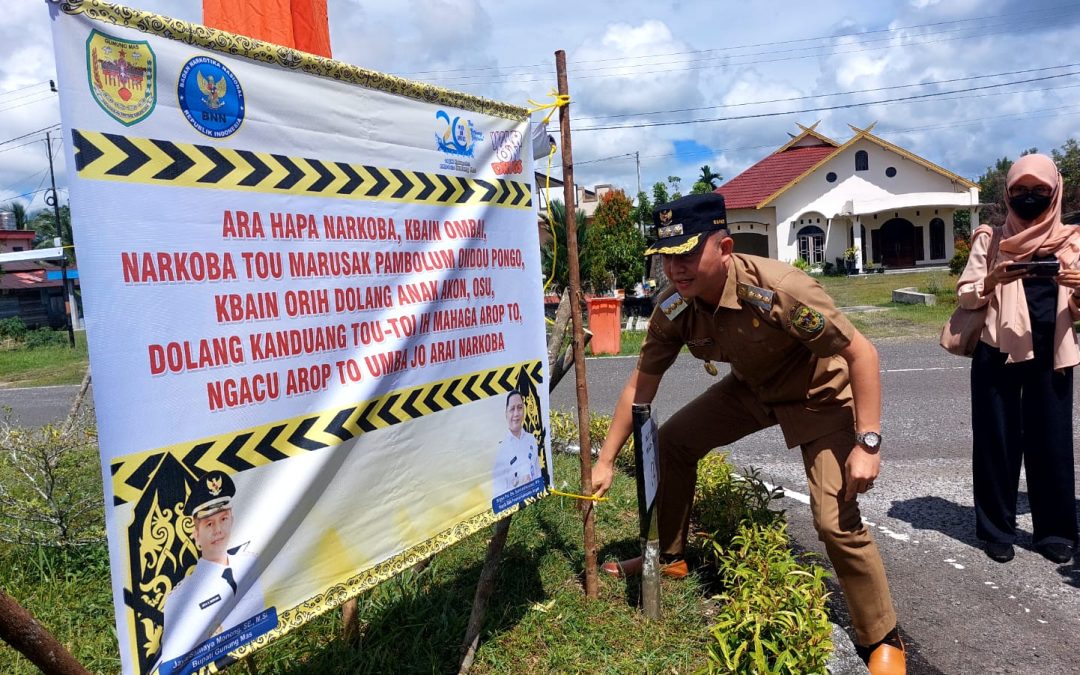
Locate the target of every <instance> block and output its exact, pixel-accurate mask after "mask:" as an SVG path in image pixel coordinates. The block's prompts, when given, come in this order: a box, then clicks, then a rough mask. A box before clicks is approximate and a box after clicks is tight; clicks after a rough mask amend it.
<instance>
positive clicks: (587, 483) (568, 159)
mask: <svg viewBox="0 0 1080 675" xmlns="http://www.w3.org/2000/svg"><path fill="white" fill-rule="evenodd" d="M555 72H556V74H557V75H558V78H559V95H560V96H569V94H570V89H569V85H568V84H567V78H566V52H564V51H563V50H561V49H560V50H559V51H557V52H555ZM559 130H560V133H561V135H562V166H563V201H564V202H565V203H566V253H567V259H568V260H567V262H568V263H569V266H570V297H571V302H570V317H571V319H572V321H573V324H574V342H573V346H574V376H575V377H576V378H577V404H578V442H579V444H580V445H579V447H580V448H581V450H580V456H581V493H582V494H586V495H591V494H592V491H593V490H592V446H591V445H590V443H589V389H588V383H587V382H586V379H585V327H584V325H583V323H582V318H581V268H580V267H579V265H578V241H577V223H575V222H574V220H575V213H574V211H575V209H574V204H575V203H576V201H575V198H574V197H575V195H574V192H575V185H574V155H573V149H572V147H571V144H570V106H569V105H564V106H560V107H559ZM593 504H594V502H592V501H590V500H584V501H583V503H582V505H581V514H582V528H583V530H584V548H585V595H586V597H589V598H596V597H599V582H598V580H597V578H596V526H595V519H596V518H595V514H594V513H593Z"/></svg>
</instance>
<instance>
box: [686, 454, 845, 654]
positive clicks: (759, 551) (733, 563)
mask: <svg viewBox="0 0 1080 675" xmlns="http://www.w3.org/2000/svg"><path fill="white" fill-rule="evenodd" d="M781 496H782V492H781V490H780V489H779V488H771V489H770V488H769V487H768V486H767V485H765V483H764V481H762V480H761V476H760V473H759V472H758V471H757V470H754V469H749V470H747V471H745V472H744V473H743V474H742V475H738V474H736V473H734V472H733V470H732V467H731V465H730V464H728V462H727V458H726V456H724V455H722V454H718V453H713V454H709V455H707V456H706V457H705V458H704V459H703V460H701V462H699V463H698V478H697V487H696V498H695V500H694V514H693V515H694V520H695V522H696V523H697V524H698V526H699V528H700V529H703V530H705V532H703V533H701V534H700V536H701V537H702V538H703V539H704V543H705V558H706V560H705V562H706V565H707V566H710V567H714V568H715V569H716V573H717V577H718V581H719V583H720V585H721V587H722V588H723V589H724V590H723V591H722V592H721V593H720V594H719V595H717V596H716V597H715V598H714V599H715V600H716V601H717V602H718V604H719V607H718V614H717V616H716V619H715V620H714V622H713V623H712V625H710V627H709V632H710V634H711V635H712V638H713V641H712V642H710V643H709V645H708V652H709V661H710V663H709V666H710V670H712V671H714V672H739V673H745V672H755V673H804V672H825V664H826V662H827V660H828V658H829V655H830V654H831V653H832V640H831V634H832V625H831V624H830V622H829V618H828V614H827V613H826V611H825V599H826V598H827V597H828V593H827V592H826V590H825V583H824V578H825V571H824V570H823V569H822V568H820V567H814V566H812V565H807V564H802V563H800V562H799V561H798V560H796V559H795V557H794V556H793V555H792V554H791V552H790V551H789V550H788V538H787V531H786V524H785V523H784V513H783V511H774V510H772V509H770V508H769V507H770V505H771V504H772V502H773V501H774V500H776V499H779V498H780V497H781Z"/></svg>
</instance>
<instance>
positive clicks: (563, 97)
mask: <svg viewBox="0 0 1080 675" xmlns="http://www.w3.org/2000/svg"><path fill="white" fill-rule="evenodd" d="M548 96H550V97H552V98H553V99H555V100H554V101H552V102H551V103H539V102H537V101H534V100H532V99H531V98H530V99H528V101H529V104H530V105H532V106H533V107H532V108H529V114H530V115H531V114H533V113H534V112H540V111H541V110H548V108H550V109H551V110H550V111H549V112H548V114H547V115H546V116H545V117H544V124H547V123H548V122H549V121H550V120H551V116H552V115H554V114H555V111H556V110H558V109H559V108H561V107H563V106H564V105H570V95H569V94H560V93H559V92H558V91H556V90H555V89H552V90H551V91H550V92H548Z"/></svg>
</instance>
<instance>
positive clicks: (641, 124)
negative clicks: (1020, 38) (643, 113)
mask: <svg viewBox="0 0 1080 675" xmlns="http://www.w3.org/2000/svg"><path fill="white" fill-rule="evenodd" d="M1072 75H1080V71H1074V72H1070V73H1061V74H1058V75H1045V76H1043V77H1033V78H1028V79H1026V80H1015V81H1013V82H1002V83H998V84H985V85H981V86H978V87H967V88H965V89H954V90H952V91H942V92H932V93H928V94H912V95H910V96H897V97H894V98H886V99H880V100H877V101H859V102H855V103H840V104H837V105H829V106H817V107H814V108H804V109H802V110H786V111H778V112H761V113H752V114H746V115H730V116H727V117H708V118H699V119H691V120H673V121H668V122H639V123H637V124H619V125H608V126H594V127H577V128H576V129H574V131H606V130H611V129H644V128H649V127H667V126H682V125H685V124H700V123H704V122H730V121H734V120H746V119H760V118H763V117H779V116H781V115H798V114H802V113H809V112H823V111H826V110H844V109H848V108H865V107H867V106H871V105H880V104H885V103H899V102H902V101H914V100H918V99H926V98H938V97H941V96H947V95H949V94H958V93H964V92H969V91H980V90H985V89H994V88H998V87H1008V86H1011V85H1014V84H1026V83H1029V82H1041V81H1045V80H1052V79H1056V78H1059V77H1070V76H1072Z"/></svg>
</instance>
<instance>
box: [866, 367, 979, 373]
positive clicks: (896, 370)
mask: <svg viewBox="0 0 1080 675" xmlns="http://www.w3.org/2000/svg"><path fill="white" fill-rule="evenodd" d="M967 369H968V367H967V366H942V367H940V368H893V369H892V370H882V371H881V372H883V373H921V372H924V371H928V370H967Z"/></svg>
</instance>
